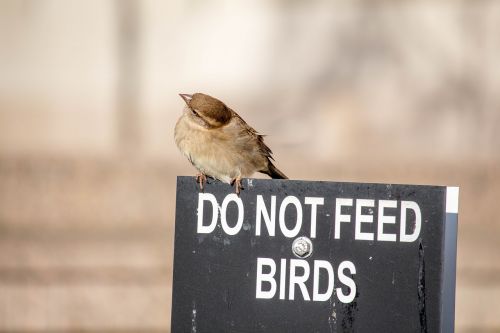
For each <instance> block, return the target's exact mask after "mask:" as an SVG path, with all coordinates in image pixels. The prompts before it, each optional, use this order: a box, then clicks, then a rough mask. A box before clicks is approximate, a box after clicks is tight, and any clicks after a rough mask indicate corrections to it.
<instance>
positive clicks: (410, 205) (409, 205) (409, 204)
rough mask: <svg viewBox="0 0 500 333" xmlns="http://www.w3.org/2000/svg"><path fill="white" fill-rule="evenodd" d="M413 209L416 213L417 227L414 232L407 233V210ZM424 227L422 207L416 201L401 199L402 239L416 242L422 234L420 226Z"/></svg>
mask: <svg viewBox="0 0 500 333" xmlns="http://www.w3.org/2000/svg"><path fill="white" fill-rule="evenodd" d="M409 209H411V210H413V212H414V213H415V229H414V230H413V233H412V234H407V233H406V216H407V210H409ZM421 227H422V213H421V212H420V207H419V206H418V205H417V203H416V202H414V201H401V226H400V234H399V237H400V241H401V242H414V241H415V240H416V239H417V238H418V236H419V235H420V228H421Z"/></svg>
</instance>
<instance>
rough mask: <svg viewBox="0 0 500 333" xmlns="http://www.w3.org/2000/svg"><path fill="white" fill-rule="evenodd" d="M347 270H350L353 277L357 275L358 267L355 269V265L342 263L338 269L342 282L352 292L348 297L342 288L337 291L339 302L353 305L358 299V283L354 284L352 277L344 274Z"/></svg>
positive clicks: (348, 262)
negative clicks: (356, 298)
mask: <svg viewBox="0 0 500 333" xmlns="http://www.w3.org/2000/svg"><path fill="white" fill-rule="evenodd" d="M346 268H347V269H348V270H349V272H350V273H351V275H353V274H356V267H354V264H353V263H352V262H350V261H342V262H341V263H340V265H339V268H338V275H339V280H340V282H342V283H343V284H345V285H346V286H347V287H349V289H350V290H351V291H350V293H349V294H348V295H347V296H346V295H344V293H343V292H342V288H337V289H336V290H337V297H338V298H339V301H341V302H342V303H351V302H352V301H353V300H354V298H355V297H356V283H354V280H353V279H352V278H351V277H349V276H347V275H345V274H344V269H346Z"/></svg>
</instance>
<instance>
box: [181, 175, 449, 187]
mask: <svg viewBox="0 0 500 333" xmlns="http://www.w3.org/2000/svg"><path fill="white" fill-rule="evenodd" d="M188 178H192V179H194V178H195V177H194V176H177V182H179V180H181V179H188ZM243 180H250V181H252V182H294V183H297V182H301V183H331V184H368V185H386V186H387V185H390V186H422V187H434V188H443V189H444V188H446V189H448V188H456V189H457V191H458V189H459V187H458V186H447V185H434V184H401V183H372V182H348V181H333V180H306V179H266V178H244V179H243Z"/></svg>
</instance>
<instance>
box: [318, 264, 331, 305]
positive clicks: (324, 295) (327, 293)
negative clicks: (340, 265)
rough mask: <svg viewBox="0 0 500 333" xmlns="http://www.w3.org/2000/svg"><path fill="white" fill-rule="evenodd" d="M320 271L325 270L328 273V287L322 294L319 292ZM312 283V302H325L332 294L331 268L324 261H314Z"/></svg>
mask: <svg viewBox="0 0 500 333" xmlns="http://www.w3.org/2000/svg"><path fill="white" fill-rule="evenodd" d="M320 269H325V270H326V272H327V273H328V287H327V288H326V291H325V292H324V293H322V294H320V292H319V276H320V273H319V272H320ZM313 274H314V282H313V301H327V300H329V299H330V297H331V296H332V293H333V279H334V275H333V267H332V264H330V263H329V262H328V261H326V260H314V273H313Z"/></svg>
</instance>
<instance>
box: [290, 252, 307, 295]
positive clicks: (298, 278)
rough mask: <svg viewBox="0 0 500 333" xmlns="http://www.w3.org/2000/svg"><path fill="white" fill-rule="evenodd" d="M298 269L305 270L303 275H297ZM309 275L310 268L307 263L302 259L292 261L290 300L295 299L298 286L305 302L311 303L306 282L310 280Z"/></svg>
mask: <svg viewBox="0 0 500 333" xmlns="http://www.w3.org/2000/svg"><path fill="white" fill-rule="evenodd" d="M297 267H302V269H303V270H304V274H303V275H297V271H296V268H297ZM309 273H310V268H309V263H308V262H307V261H305V260H301V259H291V260H290V288H289V294H288V299H290V300H294V299H295V285H298V286H299V289H300V291H301V292H302V297H303V298H304V300H306V301H310V298H309V293H308V292H307V288H306V284H305V282H306V281H307V279H308V278H309Z"/></svg>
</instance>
